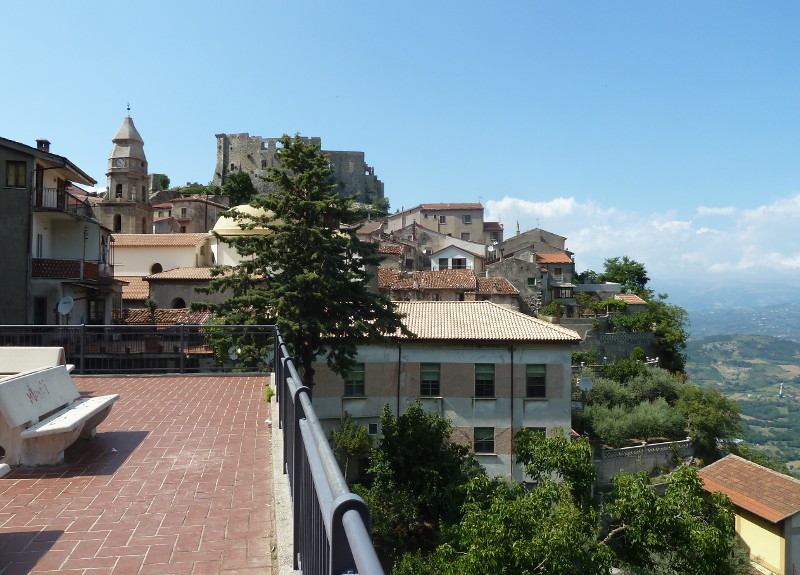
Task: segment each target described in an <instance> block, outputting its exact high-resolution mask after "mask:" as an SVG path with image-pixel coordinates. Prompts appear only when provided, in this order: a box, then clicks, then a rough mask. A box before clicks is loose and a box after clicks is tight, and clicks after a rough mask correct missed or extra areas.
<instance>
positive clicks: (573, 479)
mask: <svg viewBox="0 0 800 575" xmlns="http://www.w3.org/2000/svg"><path fill="white" fill-rule="evenodd" d="M514 444H515V445H514V453H515V454H516V456H517V461H518V462H519V463H521V464H522V465H523V466H524V467H525V473H527V474H528V475H529V476H530V477H531V478H532V479H533V480H534V481H535V482H537V483H541V482H543V481H544V480H549V479H550V478H551V475H552V474H553V473H556V474H558V476H559V477H560V478H561V479H562V480H563V481H564V484H565V485H566V486H567V488H568V489H569V490H570V493H571V494H572V496H573V498H574V499H575V500H576V501H578V502H579V503H581V504H588V503H589V501H590V499H591V496H592V485H594V481H595V479H596V478H597V472H596V471H595V467H594V463H593V462H592V447H591V446H590V445H589V442H588V441H587V440H586V439H584V438H580V439H576V440H570V439H569V437H566V436H565V435H564V431H563V430H562V429H555V430H554V431H553V436H552V437H550V438H547V437H545V434H544V433H542V432H541V431H537V432H535V431H532V430H529V429H523V430H522V431H520V432H519V433H517V435H516V437H515V438H514Z"/></svg>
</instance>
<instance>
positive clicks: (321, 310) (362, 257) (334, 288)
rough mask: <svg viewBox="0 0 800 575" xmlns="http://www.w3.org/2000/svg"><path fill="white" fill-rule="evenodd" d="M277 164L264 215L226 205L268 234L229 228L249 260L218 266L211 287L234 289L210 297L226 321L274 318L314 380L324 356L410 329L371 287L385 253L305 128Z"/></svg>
mask: <svg viewBox="0 0 800 575" xmlns="http://www.w3.org/2000/svg"><path fill="white" fill-rule="evenodd" d="M281 143H282V144H283V148H281V149H279V150H278V160H279V164H280V165H279V167H277V168H270V170H269V176H268V177H267V178H266V179H267V181H269V182H271V183H272V184H274V187H275V191H274V192H273V193H271V194H268V195H265V196H256V197H255V198H254V199H253V201H252V203H251V205H252V206H254V207H256V208H262V210H263V215H251V214H244V213H240V212H238V211H236V210H232V211H231V212H228V213H229V214H230V215H232V216H233V217H234V218H235V219H236V221H237V223H238V224H239V226H240V227H242V228H243V229H253V228H255V227H259V228H262V229H264V230H268V231H269V233H266V234H264V233H262V234H257V235H239V236H232V237H231V236H229V237H222V236H218V238H219V239H220V240H221V241H224V242H226V243H229V244H231V245H233V246H234V247H235V248H236V250H237V252H238V253H239V255H240V256H241V261H240V263H239V265H237V266H232V267H225V268H222V267H217V268H214V269H213V271H212V274H213V275H214V277H213V278H212V280H211V282H210V283H209V286H208V287H207V288H202V289H200V291H204V292H206V293H215V292H222V291H225V290H230V293H231V294H232V295H231V297H229V298H228V299H227V300H225V301H224V302H222V303H221V304H211V303H205V304H202V305H201V306H195V307H204V308H206V309H210V310H211V311H212V312H214V313H215V314H216V315H217V316H218V317H220V318H222V320H223V322H224V323H226V324H234V325H235V324H244V325H263V324H266V323H270V320H272V319H274V320H275V321H276V322H277V324H278V326H279V327H280V330H281V333H282V334H283V338H284V341H286V343H287V345H288V346H289V348H290V349H291V351H292V353H293V354H294V356H295V358H296V360H297V362H298V365H299V366H300V367H301V370H302V375H303V381H304V383H305V384H306V385H308V386H309V387H312V388H313V385H314V368H313V364H314V361H315V360H316V359H317V357H320V356H324V357H325V358H326V361H327V363H328V365H329V366H330V367H331V368H332V369H333V370H334V372H336V373H340V374H341V373H345V372H346V371H347V370H348V369H349V368H351V367H352V366H353V363H354V360H355V356H356V353H357V349H358V346H359V345H360V344H363V343H367V342H370V341H375V340H378V339H381V338H382V337H384V334H389V333H392V334H393V333H396V332H398V331H402V332H403V333H406V334H409V335H411V334H410V333H409V332H408V331H407V330H406V329H405V327H403V325H402V322H401V316H400V315H399V314H398V313H397V312H396V311H395V309H394V307H393V306H392V304H391V302H390V301H389V300H388V299H387V298H386V297H384V296H381V295H379V294H376V293H372V292H371V291H370V290H369V286H368V281H369V278H370V271H369V270H370V269H372V268H373V267H377V264H378V263H379V261H380V258H379V256H378V254H377V244H373V243H369V242H361V241H359V239H358V237H357V236H356V235H355V232H354V231H352V230H340V223H351V220H350V217H351V212H350V210H349V205H350V202H351V200H349V199H343V198H340V197H339V195H338V194H337V193H336V191H335V189H334V186H333V185H332V184H331V174H332V171H331V168H330V163H329V160H328V158H327V157H326V156H325V155H323V154H322V152H321V151H320V149H319V146H318V145H314V144H313V143H311V142H309V141H306V140H303V139H302V138H300V136H299V135H298V136H296V137H294V138H290V137H289V136H287V135H284V136H283V137H282V138H281Z"/></svg>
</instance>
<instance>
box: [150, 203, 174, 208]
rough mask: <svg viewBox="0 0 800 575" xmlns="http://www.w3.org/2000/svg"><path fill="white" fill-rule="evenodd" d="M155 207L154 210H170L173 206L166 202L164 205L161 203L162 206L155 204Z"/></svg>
mask: <svg viewBox="0 0 800 575" xmlns="http://www.w3.org/2000/svg"><path fill="white" fill-rule="evenodd" d="M153 207H154V208H169V209H172V204H171V203H169V202H164V203H161V204H155V205H154V206H153Z"/></svg>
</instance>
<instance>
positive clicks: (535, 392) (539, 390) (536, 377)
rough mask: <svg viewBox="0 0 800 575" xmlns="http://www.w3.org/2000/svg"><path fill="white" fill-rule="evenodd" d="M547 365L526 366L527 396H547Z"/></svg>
mask: <svg viewBox="0 0 800 575" xmlns="http://www.w3.org/2000/svg"><path fill="white" fill-rule="evenodd" d="M546 375H547V366H546V365H541V364H534V365H528V366H527V367H526V368H525V397H547V385H546V379H547V378H546Z"/></svg>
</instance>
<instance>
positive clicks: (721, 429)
mask: <svg viewBox="0 0 800 575" xmlns="http://www.w3.org/2000/svg"><path fill="white" fill-rule="evenodd" d="M678 398H679V399H678V402H677V404H676V406H675V407H676V408H677V409H678V411H679V412H680V413H681V414H683V416H684V417H685V418H686V421H687V425H688V428H689V436H690V437H691V439H692V442H693V443H694V444H695V447H696V448H697V450H698V454H699V455H700V456H701V457H702V458H707V459H708V461H706V463H710V462H711V461H714V460H716V459H719V457H720V456H721V454H722V453H721V450H720V444H722V446H723V447H727V446H728V445H729V444H730V443H731V441H732V440H733V439H737V438H739V437H741V434H742V428H741V425H740V423H739V403H738V402H737V401H736V400H734V399H730V398H728V397H726V396H725V395H723V394H722V392H721V391H720V390H719V389H717V388H716V387H706V388H703V387H699V386H697V385H694V384H686V385H684V386H683V387H682V388H681V389H680V390H679V391H678Z"/></svg>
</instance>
